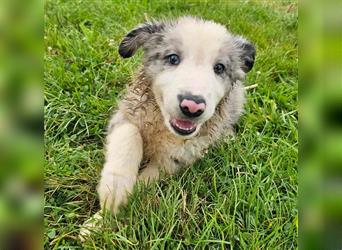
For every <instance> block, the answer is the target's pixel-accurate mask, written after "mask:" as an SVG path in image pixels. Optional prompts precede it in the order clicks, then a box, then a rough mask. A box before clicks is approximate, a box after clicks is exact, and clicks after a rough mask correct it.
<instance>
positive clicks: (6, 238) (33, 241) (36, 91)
mask: <svg viewBox="0 0 342 250" xmlns="http://www.w3.org/2000/svg"><path fill="white" fill-rule="evenodd" d="M42 42H43V4H42V2H41V1H20V0H14V1H6V0H5V1H0V249H39V248H41V247H40V246H41V239H40V238H41V236H40V235H41V234H42V212H43V194H42V189H43V157H44V153H43V148H44V145H43V142H44V141H43V140H44V138H43V90H42V89H43V87H42V86H43V83H42V72H43V65H42V61H43V50H42Z"/></svg>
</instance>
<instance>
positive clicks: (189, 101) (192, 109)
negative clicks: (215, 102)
mask: <svg viewBox="0 0 342 250" xmlns="http://www.w3.org/2000/svg"><path fill="white" fill-rule="evenodd" d="M178 100H179V108H180V110H181V111H182V113H183V114H184V115H186V116H188V117H198V116H200V115H201V114H203V112H204V110H205V107H206V103H205V100H204V98H203V97H202V96H198V95H178Z"/></svg>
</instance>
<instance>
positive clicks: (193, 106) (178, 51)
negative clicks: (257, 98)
mask: <svg viewBox="0 0 342 250" xmlns="http://www.w3.org/2000/svg"><path fill="white" fill-rule="evenodd" d="M140 46H142V47H143V48H144V51H145V53H144V66H145V71H146V73H147V74H148V75H149V76H150V77H151V79H152V91H153V93H154V95H155V98H156V101H157V103H158V105H159V108H160V110H161V112H162V115H163V117H164V122H165V125H166V127H167V128H169V130H170V131H171V132H172V133H174V134H175V135H177V136H182V137H188V138H189V137H192V136H194V135H196V134H197V133H198V131H199V130H200V127H201V125H202V124H203V123H204V122H205V121H207V120H208V119H210V118H211V117H212V116H213V114H214V113H215V109H216V106H217V105H218V103H219V102H220V100H221V99H222V98H223V97H224V96H225V95H227V93H229V91H230V90H231V88H233V87H234V83H235V82H236V81H239V80H242V79H243V78H244V76H245V73H247V72H248V71H250V70H251V68H252V67H253V64H254V57H255V49H254V46H253V45H252V44H250V43H249V42H247V41H246V40H244V39H243V38H241V37H234V36H233V35H231V34H230V33H229V32H228V31H227V30H226V29H225V28H224V27H223V26H222V25H219V24H216V23H214V22H210V21H204V20H200V19H196V18H191V17H184V18H180V19H178V20H177V21H174V22H170V23H154V24H144V25H142V26H140V27H138V28H136V29H134V30H132V31H131V32H130V33H128V34H127V35H126V37H125V38H124V40H123V41H122V43H121V45H120V48H119V53H120V55H121V56H123V57H130V56H132V55H133V54H134V52H135V51H136V49H137V48H138V47H140Z"/></svg>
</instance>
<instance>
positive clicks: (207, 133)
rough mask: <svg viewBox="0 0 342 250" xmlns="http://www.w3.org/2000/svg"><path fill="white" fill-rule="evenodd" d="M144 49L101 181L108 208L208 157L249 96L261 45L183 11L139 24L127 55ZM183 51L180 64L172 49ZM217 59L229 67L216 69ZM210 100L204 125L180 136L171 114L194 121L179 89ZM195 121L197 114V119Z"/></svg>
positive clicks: (111, 130)
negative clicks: (248, 78) (182, 106)
mask: <svg viewBox="0 0 342 250" xmlns="http://www.w3.org/2000/svg"><path fill="white" fill-rule="evenodd" d="M139 47H142V48H143V50H144V58H143V67H142V68H141V69H139V70H138V72H137V75H136V76H135V78H134V79H133V80H132V82H131V84H129V86H128V87H127V90H126V93H125V95H124V96H123V98H122V100H121V102H120V103H119V107H118V109H117V111H116V112H115V114H114V115H113V117H112V118H111V120H110V123H109V126H108V135H107V144H106V159H105V164H104V168H103V170H102V173H101V180H100V183H99V186H98V193H99V197H100V203H101V207H102V208H103V209H107V210H110V211H112V212H113V213H116V212H117V211H118V208H119V206H120V205H122V204H124V203H125V202H126V201H127V197H128V195H129V193H131V192H132V190H133V187H134V185H135V183H136V181H137V180H142V181H144V182H150V181H153V180H157V179H158V178H159V176H160V174H161V173H164V174H174V173H176V172H177V171H179V170H180V169H184V168H186V167H189V166H191V165H192V164H193V163H194V162H195V161H196V160H198V159H200V158H201V157H203V154H205V152H206V150H207V148H208V147H209V146H210V145H212V144H213V143H215V142H217V141H218V140H219V139H220V138H222V137H223V136H225V135H227V134H231V133H232V131H233V130H232V128H233V125H234V124H235V123H236V122H237V121H238V119H239V117H240V116H241V114H242V112H243V104H244V102H245V97H244V96H245V95H244V88H243V84H242V81H243V79H244V76H245V74H246V73H247V72H248V71H250V70H251V68H252V67H253V63H254V57H255V49H254V46H253V45H252V44H251V43H249V42H248V41H246V40H245V39H243V38H242V37H239V36H234V35H232V34H231V33H229V32H228V31H227V30H226V28H225V27H224V26H222V25H220V24H217V23H214V22H211V21H204V20H202V19H197V18H192V17H183V18H180V19H177V20H175V21H171V22H154V23H149V24H143V25H141V26H138V27H137V28H135V29H134V30H132V31H131V32H129V33H128V34H127V35H126V37H125V38H124V40H123V41H122V43H121V45H120V48H119V53H120V55H121V56H122V57H124V58H126V57H131V56H133V55H134V53H135V51H136V50H137V49H138V48H139ZM170 54H177V55H179V58H180V64H179V65H170V63H169V61H168V55H170ZM216 63H221V64H222V65H224V66H225V71H224V72H223V73H221V74H215V72H214V71H213V67H214V65H215V64H216ZM182 93H191V94H193V95H200V96H202V97H203V98H204V99H205V100H206V110H205V112H204V113H203V114H202V115H201V116H200V117H197V118H191V121H192V122H193V123H194V124H196V130H195V132H194V133H192V134H190V135H185V136H184V135H179V134H177V133H176V132H175V131H174V130H173V128H172V127H171V125H170V119H172V118H174V117H176V118H181V119H187V118H185V117H184V115H183V114H182V113H181V112H180V111H179V100H178V99H177V95H179V94H182ZM189 120H190V119H189Z"/></svg>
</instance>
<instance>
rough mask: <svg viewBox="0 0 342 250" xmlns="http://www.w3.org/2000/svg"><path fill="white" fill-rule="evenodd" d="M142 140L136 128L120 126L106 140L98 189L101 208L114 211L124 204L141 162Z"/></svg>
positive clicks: (125, 124)
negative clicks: (104, 157)
mask: <svg viewBox="0 0 342 250" xmlns="http://www.w3.org/2000/svg"><path fill="white" fill-rule="evenodd" d="M142 155H143V148H142V138H141V135H140V133H139V130H138V128H137V127H136V126H134V125H133V124H131V123H129V122H125V123H122V124H120V125H118V127H116V128H114V129H113V131H112V132H111V133H110V134H109V135H108V136H107V152H106V162H105V164H104V168H103V170H102V173H101V180H100V183H99V186H98V193H99V196H100V203H101V208H102V209H103V208H105V209H107V210H110V211H112V212H113V213H114V214H115V213H116V212H117V211H118V208H119V206H120V205H122V204H125V203H126V202H127V197H128V195H129V194H130V193H131V192H132V190H133V187H134V184H135V182H136V179H137V175H138V169H139V165H140V162H141V160H142Z"/></svg>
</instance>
